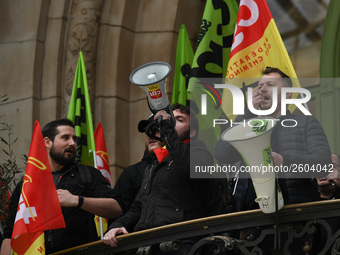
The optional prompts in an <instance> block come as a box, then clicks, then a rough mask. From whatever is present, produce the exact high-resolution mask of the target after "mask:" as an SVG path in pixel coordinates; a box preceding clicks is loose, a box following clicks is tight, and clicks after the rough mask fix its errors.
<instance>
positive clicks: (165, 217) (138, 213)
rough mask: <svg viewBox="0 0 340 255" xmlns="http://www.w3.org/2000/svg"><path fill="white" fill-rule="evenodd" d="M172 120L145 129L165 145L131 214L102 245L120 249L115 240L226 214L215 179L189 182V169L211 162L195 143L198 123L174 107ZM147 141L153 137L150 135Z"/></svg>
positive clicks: (164, 116)
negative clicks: (148, 230)
mask: <svg viewBox="0 0 340 255" xmlns="http://www.w3.org/2000/svg"><path fill="white" fill-rule="evenodd" d="M172 113H173V117H174V119H175V126H173V124H172V123H171V119H172V116H171V115H170V114H169V113H167V112H166V111H165V110H160V111H158V112H157V113H156V114H155V115H154V122H152V123H148V122H145V124H146V125H147V126H146V127H144V126H143V124H141V125H142V126H139V128H140V129H141V130H143V129H144V128H145V130H146V131H147V132H150V133H151V134H152V136H155V137H157V138H158V139H160V140H161V141H163V142H164V144H165V148H158V149H155V150H154V153H155V154H156V156H157V160H155V161H153V162H152V163H151V164H149V165H148V166H147V168H146V170H145V173H144V178H143V181H142V185H141V189H140V191H139V193H138V195H137V197H136V199H135V201H134V203H133V204H132V207H131V209H130V210H129V211H128V212H127V213H126V214H125V215H123V216H121V217H120V218H118V219H117V220H116V221H115V222H113V223H112V224H111V226H110V227H109V231H108V232H107V233H106V234H105V236H104V243H106V244H108V245H111V246H112V247H116V246H117V244H118V241H117V239H116V235H117V234H121V233H123V234H126V233H128V232H132V231H138V230H144V229H149V228H153V227H158V226H162V225H166V224H171V223H176V222H181V221H185V220H192V219H196V218H201V217H207V216H212V215H217V214H222V213H224V212H225V206H224V204H223V200H222V190H221V187H220V186H219V185H218V183H217V180H216V179H191V178H190V167H194V166H195V165H209V164H210V165H211V164H212V163H213V157H212V155H211V154H210V152H209V151H208V149H207V147H206V146H205V145H204V143H203V142H201V141H198V140H196V137H197V134H198V122H197V119H196V117H195V115H194V114H193V113H191V111H190V108H188V107H186V106H183V105H179V104H175V105H174V106H173V107H172ZM147 135H149V133H147Z"/></svg>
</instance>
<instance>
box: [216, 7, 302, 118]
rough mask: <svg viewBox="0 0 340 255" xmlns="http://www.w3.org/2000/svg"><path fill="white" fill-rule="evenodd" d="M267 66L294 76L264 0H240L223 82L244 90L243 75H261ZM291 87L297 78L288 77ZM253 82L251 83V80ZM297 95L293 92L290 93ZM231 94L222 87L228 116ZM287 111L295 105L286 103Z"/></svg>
mask: <svg viewBox="0 0 340 255" xmlns="http://www.w3.org/2000/svg"><path fill="white" fill-rule="evenodd" d="M267 66H270V67H277V68H279V69H280V70H281V71H283V72H284V73H285V74H287V75H288V76H289V77H290V78H297V76H296V73H295V70H294V67H293V65H292V63H291V60H290V58H289V55H288V53H287V50H286V48H285V46H284V44H283V41H282V38H281V35H280V33H279V31H278V29H277V27H276V24H275V21H274V19H273V17H272V15H271V13H270V10H269V7H268V5H267V3H266V1H265V0H241V2H240V6H239V12H238V16H237V22H236V27H235V33H234V38H233V44H232V48H231V52H230V58H229V64H228V69H227V73H226V84H233V85H237V86H238V87H240V88H241V89H242V91H243V92H244V94H245V92H246V90H247V87H248V86H251V85H250V84H244V79H239V78H255V79H257V80H258V79H259V78H260V77H261V76H262V70H263V69H265V68H266V67H267ZM292 82H293V87H300V83H299V81H298V79H292ZM252 85H253V86H254V83H253V84H252ZM296 96H297V95H296V94H294V95H293V97H296ZM232 105H233V98H232V95H231V93H230V91H229V90H228V89H225V90H224V91H223V97H222V108H223V110H224V112H225V114H226V115H227V116H228V118H229V119H235V117H236V116H235V115H233V112H232V110H233V107H232ZM289 109H290V111H291V112H293V110H294V109H295V106H294V105H290V106H289Z"/></svg>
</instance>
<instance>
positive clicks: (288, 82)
mask: <svg viewBox="0 0 340 255" xmlns="http://www.w3.org/2000/svg"><path fill="white" fill-rule="evenodd" d="M270 73H278V74H279V75H280V76H281V78H283V82H284V84H285V85H286V87H293V83H292V80H291V78H290V77H289V76H288V75H287V74H285V73H284V72H282V71H281V70H280V69H279V68H277V67H270V66H267V67H266V68H265V69H264V70H262V75H265V74H270Z"/></svg>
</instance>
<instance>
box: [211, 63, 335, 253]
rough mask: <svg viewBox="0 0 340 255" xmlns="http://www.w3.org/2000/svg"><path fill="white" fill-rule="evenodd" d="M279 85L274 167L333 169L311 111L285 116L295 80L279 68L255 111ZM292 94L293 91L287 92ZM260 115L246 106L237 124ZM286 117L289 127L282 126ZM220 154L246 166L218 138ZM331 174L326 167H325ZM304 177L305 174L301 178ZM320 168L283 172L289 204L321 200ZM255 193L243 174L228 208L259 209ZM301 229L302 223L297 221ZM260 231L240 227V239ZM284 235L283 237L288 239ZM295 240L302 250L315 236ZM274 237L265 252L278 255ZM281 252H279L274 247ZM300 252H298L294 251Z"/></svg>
mask: <svg viewBox="0 0 340 255" xmlns="http://www.w3.org/2000/svg"><path fill="white" fill-rule="evenodd" d="M274 87H276V88H277V96H278V98H277V109H276V110H275V111H274V112H273V113H272V114H271V115H269V117H273V118H276V119H279V122H278V123H277V124H276V127H275V129H274V130H273V133H272V135H271V144H270V145H271V149H272V159H273V162H274V166H279V167H280V166H282V167H287V168H286V169H289V168H290V167H291V166H299V165H300V166H302V167H306V168H305V169H312V168H313V167H314V169H315V168H319V167H322V169H324V170H325V168H326V170H329V167H330V166H331V153H330V148H329V145H328V141H327V137H326V135H325V133H324V130H323V128H322V127H321V125H320V123H319V122H318V121H317V119H316V118H315V117H313V116H309V115H292V114H291V113H290V112H289V111H287V114H286V115H285V116H282V114H281V110H282V109H281V88H282V87H292V81H291V79H290V78H289V77H288V76H287V75H286V74H284V73H283V72H282V71H281V70H279V69H278V68H270V67H269V68H266V69H265V70H264V71H263V76H262V77H261V79H260V80H259V83H258V89H257V90H256V91H255V92H254V93H253V98H252V99H253V106H254V108H255V109H259V108H260V109H261V110H267V109H270V108H271V106H272V104H273V101H274V99H273V88H274ZM286 96H287V98H290V97H291V93H287V95H286ZM255 117H258V116H256V115H254V114H252V113H251V112H250V111H249V110H246V112H245V115H244V116H238V117H237V118H236V120H235V122H241V121H243V120H248V119H251V118H255ZM282 121H284V125H282V124H281V123H282ZM214 154H215V157H216V158H217V159H218V160H219V161H221V162H223V163H225V164H234V163H235V162H240V164H241V165H245V162H244V160H243V159H242V157H241V155H240V154H239V153H238V151H237V150H236V149H235V148H234V147H233V146H232V145H231V144H229V143H227V142H225V141H222V140H219V141H218V143H217V145H216V147H215V152H214ZM325 172H326V171H325ZM302 177H304V178H302ZM313 177H315V172H314V173H313V172H312V171H310V172H309V173H308V171H307V170H306V171H305V173H302V174H300V173H299V172H298V173H294V172H286V173H279V186H280V188H281V191H282V195H283V199H284V204H285V205H289V204H296V203H304V202H311V201H316V200H318V199H319V196H318V189H317V183H316V178H313ZM255 199H256V193H255V190H254V186H253V182H252V180H251V178H250V175H249V173H244V172H243V173H241V172H239V173H238V174H237V175H236V176H235V177H234V178H232V179H231V180H230V181H229V185H228V190H227V197H226V205H227V211H228V212H238V211H246V210H252V209H258V208H259V205H258V204H257V203H256V202H255ZM295 227H296V228H299V227H301V225H299V224H298V223H296V224H295ZM258 234H259V231H258V230H256V229H250V230H243V231H241V233H240V235H239V237H238V238H240V239H242V240H251V239H253V238H256V237H257V235H258ZM283 240H284V238H281V241H283ZM300 242H301V243H299V241H296V242H295V243H294V247H291V248H293V249H294V252H297V253H298V254H300V253H301V252H302V248H303V245H304V244H305V242H309V244H312V237H311V236H307V237H306V238H305V239H302V240H300ZM273 244H274V240H272V239H270V238H268V239H266V241H264V242H262V246H261V248H262V249H263V253H264V254H276V253H274V250H273ZM275 252H276V251H275ZM292 254H295V253H292Z"/></svg>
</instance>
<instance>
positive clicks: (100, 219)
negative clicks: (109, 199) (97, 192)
mask: <svg viewBox="0 0 340 255" xmlns="http://www.w3.org/2000/svg"><path fill="white" fill-rule="evenodd" d="M92 154H93V163H94V167H95V168H97V169H98V164H97V158H96V157H97V156H96V152H95V151H93V152H92ZM99 226H100V239H101V240H103V236H104V231H103V218H102V217H101V216H99Z"/></svg>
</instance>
